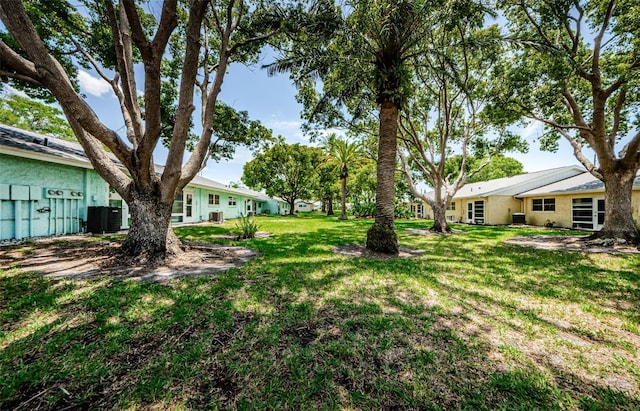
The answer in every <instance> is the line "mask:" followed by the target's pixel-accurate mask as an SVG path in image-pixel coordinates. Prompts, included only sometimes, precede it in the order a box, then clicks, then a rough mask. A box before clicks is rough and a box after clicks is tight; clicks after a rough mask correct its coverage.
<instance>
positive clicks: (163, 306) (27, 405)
mask: <svg viewBox="0 0 640 411" xmlns="http://www.w3.org/2000/svg"><path fill="white" fill-rule="evenodd" d="M256 220H257V223H258V225H259V230H260V231H268V232H270V233H273V236H271V237H268V238H256V239H252V240H249V241H243V242H235V241H230V240H222V239H220V238H218V236H220V235H225V234H229V232H230V230H232V229H233V221H229V222H227V223H226V224H224V225H214V226H191V227H181V228H178V229H176V232H177V233H178V235H179V236H180V237H181V238H183V239H189V240H194V241H205V242H207V241H208V242H219V243H225V244H241V245H243V246H248V247H251V248H254V249H256V250H258V251H259V252H260V255H259V257H258V258H257V259H255V260H253V261H251V262H249V263H247V264H245V265H244V266H243V267H242V268H241V269H233V270H229V271H227V272H225V273H222V274H216V275H214V276H211V277H200V278H188V279H187V278H185V279H176V280H171V281H170V282H167V283H162V284H158V283H147V282H137V281H134V280H127V281H116V280H113V279H110V278H106V277H103V278H92V279H85V280H53V279H47V278H44V277H43V276H42V275H40V274H38V273H21V272H19V271H18V270H17V269H11V270H5V271H0V296H1V297H0V350H1V351H0V381H2V382H1V383H0V409H14V408H16V407H21V409H63V408H65V407H75V408H77V409H82V408H92V409H105V408H106V409H109V408H119V409H133V410H135V409H146V408H154V409H176V410H180V409H198V410H200V409H213V410H216V409H261V410H273V409H292V410H298V409H328V410H331V409H336V410H338V409H353V410H355V409H362V410H379V409H421V410H422V409H424V410H449V409H461V410H462V409H467V410H477V409H487V410H489V409H492V410H493V409H499V410H531V409H541V410H546V409H551V410H554V409H558V410H565V409H570V410H572V409H588V410H616V409H620V410H625V409H626V410H632V409H640V391H639V387H640V363H639V361H638V358H639V355H640V354H639V353H640V335H639V328H640V327H639V323H640V314H638V312H639V310H638V308H639V303H640V274H639V273H640V256H638V255H600V254H583V253H579V252H560V251H545V250H533V249H530V248H521V247H518V246H513V245H505V244H503V243H502V240H504V239H507V238H509V237H512V236H515V235H526V234H540V233H541V232H542V233H549V234H566V233H567V232H562V231H554V230H538V229H529V228H520V229H515V228H508V227H483V226H456V227H455V228H458V229H462V230H464V231H466V232H467V233H466V234H460V235H451V236H420V235H413V234H409V233H407V232H405V229H406V228H423V227H424V225H425V223H424V222H423V221H399V222H398V223H397V228H398V233H399V237H400V242H401V245H402V246H407V247H412V248H416V249H421V250H424V251H425V254H423V255H421V256H420V257H414V258H411V259H389V260H369V259H365V258H350V257H346V256H344V255H339V254H335V253H334V252H333V248H334V247H335V246H337V245H345V244H352V243H363V242H364V239H365V235H366V229H367V228H368V227H369V225H370V224H371V221H366V220H349V221H338V220H337V218H323V217H319V216H317V215H305V216H297V217H283V216H269V217H259V218H257V219H256ZM32 246H33V245H32V244H31V245H30V244H27V245H25V246H24V247H23V249H22V251H20V252H22V253H23V254H24V255H26V256H27V257H28V256H29V255H30V254H31V251H29V250H30V249H31V248H30V247H32Z"/></svg>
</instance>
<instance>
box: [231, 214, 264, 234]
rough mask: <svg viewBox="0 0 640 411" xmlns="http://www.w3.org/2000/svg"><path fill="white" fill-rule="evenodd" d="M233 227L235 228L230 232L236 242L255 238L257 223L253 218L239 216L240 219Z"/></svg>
mask: <svg viewBox="0 0 640 411" xmlns="http://www.w3.org/2000/svg"><path fill="white" fill-rule="evenodd" d="M235 226H236V228H235V230H233V231H232V232H233V234H234V235H235V236H236V238H237V239H238V240H245V239H250V238H255V236H256V233H257V232H258V223H256V220H255V218H253V217H251V216H248V215H244V214H240V219H239V221H238V222H237V223H236V224H235Z"/></svg>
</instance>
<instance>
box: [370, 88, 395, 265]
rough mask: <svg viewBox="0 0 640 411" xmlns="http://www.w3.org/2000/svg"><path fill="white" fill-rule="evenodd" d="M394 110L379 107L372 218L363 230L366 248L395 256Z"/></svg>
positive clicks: (384, 104)
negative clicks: (373, 218)
mask: <svg viewBox="0 0 640 411" xmlns="http://www.w3.org/2000/svg"><path fill="white" fill-rule="evenodd" d="M398 111H399V109H398V105H397V104H396V103H393V102H391V101H389V100H384V101H383V102H382V103H381V104H380V136H379V141H378V166H377V173H376V176H377V185H376V215H375V222H374V223H373V225H372V226H371V227H370V228H369V230H368V231H367V249H369V250H371V251H377V252H381V253H386V254H398V235H397V234H396V231H395V226H394V224H393V219H394V200H395V194H396V189H395V178H394V177H395V171H396V151H397V133H398Z"/></svg>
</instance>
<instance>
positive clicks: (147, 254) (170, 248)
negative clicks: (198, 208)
mask: <svg viewBox="0 0 640 411" xmlns="http://www.w3.org/2000/svg"><path fill="white" fill-rule="evenodd" d="M127 205H128V206H129V211H130V213H131V228H130V229H129V234H128V235H127V238H126V240H125V241H124V244H123V245H122V250H121V251H122V253H123V254H124V255H125V256H128V257H133V258H134V259H135V260H136V262H138V263H141V264H144V263H148V262H151V263H154V262H155V263H161V262H163V261H164V258H165V257H168V258H170V257H172V256H175V255H177V254H179V253H180V252H181V251H182V244H181V242H180V240H179V239H178V237H177V236H176V235H175V233H174V232H173V230H172V229H171V205H172V204H164V203H162V202H161V201H160V195H159V193H158V194H157V195H155V194H142V193H135V192H134V193H132V194H131V196H130V199H129V201H127Z"/></svg>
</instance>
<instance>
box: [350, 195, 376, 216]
mask: <svg viewBox="0 0 640 411" xmlns="http://www.w3.org/2000/svg"><path fill="white" fill-rule="evenodd" d="M351 212H352V213H353V215H354V216H356V217H358V218H368V217H373V216H374V215H375V213H376V202H375V201H372V200H368V201H367V200H365V199H362V200H360V199H357V198H356V199H355V200H354V202H353V203H352V204H351Z"/></svg>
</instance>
